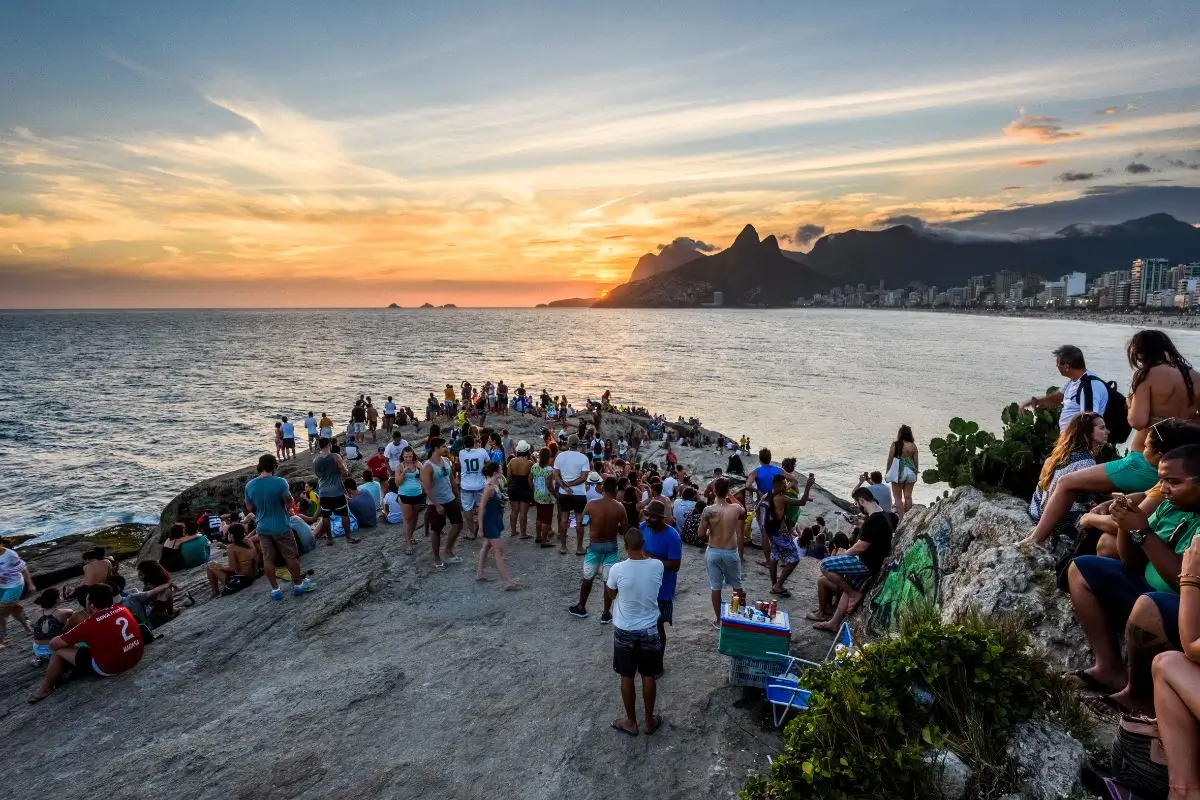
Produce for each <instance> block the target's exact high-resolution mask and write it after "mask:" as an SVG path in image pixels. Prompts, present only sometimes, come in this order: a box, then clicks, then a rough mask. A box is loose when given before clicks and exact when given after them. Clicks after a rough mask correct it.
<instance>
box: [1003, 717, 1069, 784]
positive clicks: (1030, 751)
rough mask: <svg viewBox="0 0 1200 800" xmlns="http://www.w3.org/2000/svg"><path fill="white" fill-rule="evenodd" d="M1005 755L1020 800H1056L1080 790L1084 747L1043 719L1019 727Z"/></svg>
mask: <svg viewBox="0 0 1200 800" xmlns="http://www.w3.org/2000/svg"><path fill="white" fill-rule="evenodd" d="M1007 753H1008V757H1009V758H1010V759H1011V760H1012V761H1013V763H1014V764H1015V766H1016V770H1017V779H1018V780H1019V781H1020V782H1021V790H1020V792H1019V793H1018V796H1019V797H1021V798H1023V800H1059V799H1060V798H1067V797H1071V796H1073V795H1074V793H1075V790H1076V789H1077V787H1078V786H1079V770H1080V768H1081V767H1082V766H1083V762H1084V760H1085V752H1084V747H1083V745H1082V744H1081V743H1080V742H1078V741H1076V740H1075V739H1074V738H1072V737H1071V736H1070V734H1068V733H1066V732H1064V731H1063V730H1061V729H1060V728H1058V727H1057V726H1055V725H1053V724H1052V723H1050V722H1048V721H1047V720H1045V719H1036V720H1030V721H1028V722H1023V723H1021V724H1020V725H1018V726H1017V727H1016V728H1015V729H1014V730H1013V733H1012V736H1011V737H1010V739H1009V742H1008V749H1007Z"/></svg>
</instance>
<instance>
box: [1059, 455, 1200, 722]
mask: <svg viewBox="0 0 1200 800" xmlns="http://www.w3.org/2000/svg"><path fill="white" fill-rule="evenodd" d="M1158 476H1159V480H1160V481H1161V486H1162V493H1163V497H1164V500H1163V502H1162V504H1161V505H1160V506H1159V507H1158V508H1157V509H1155V510H1154V512H1153V513H1152V514H1150V515H1149V516H1147V515H1146V514H1145V512H1143V511H1142V510H1141V509H1139V508H1138V507H1136V506H1134V505H1133V504H1131V503H1130V502H1128V500H1126V498H1125V496H1124V495H1117V496H1116V497H1115V499H1114V501H1113V504H1112V516H1113V519H1114V520H1116V522H1117V525H1118V532H1117V552H1118V554H1119V555H1120V558H1119V559H1114V558H1103V557H1100V556H1080V557H1079V558H1076V559H1075V560H1074V561H1072V562H1071V566H1070V568H1069V569H1068V573H1067V583H1068V586H1069V588H1070V593H1071V604H1072V606H1074V608H1075V616H1076V617H1077V618H1078V619H1079V625H1080V627H1081V628H1083V632H1084V634H1085V635H1086V636H1087V638H1088V642H1089V643H1090V644H1091V646H1092V653H1093V654H1094V658H1095V663H1094V664H1093V665H1092V666H1091V667H1090V668H1088V669H1086V670H1080V671H1079V672H1077V673H1075V677H1076V678H1077V679H1078V680H1079V682H1080V683H1081V684H1082V686H1083V687H1084V688H1086V689H1089V690H1091V691H1094V692H1097V693H1098V694H1099V696H1100V701H1101V702H1103V703H1104V704H1105V705H1108V706H1110V707H1113V708H1115V709H1118V710H1122V711H1141V712H1146V711H1149V712H1151V713H1152V712H1153V708H1154V705H1153V682H1152V679H1151V674H1150V663H1151V662H1152V661H1153V660H1154V656H1156V655H1157V654H1158V653H1160V652H1162V651H1164V650H1171V649H1179V646H1180V645H1179V571H1180V567H1181V565H1182V554H1183V551H1184V550H1186V549H1187V547H1188V545H1189V544H1191V541H1192V537H1194V536H1195V535H1196V534H1197V533H1198V532H1200V445H1185V446H1183V447H1177V448H1175V449H1174V450H1172V451H1171V452H1169V453H1167V454H1166V455H1165V456H1163V457H1162V460H1161V461H1160V462H1159V465H1158ZM1117 626H1124V628H1125V641H1126V645H1127V648H1128V655H1129V668H1128V672H1127V671H1126V669H1125V667H1124V665H1123V663H1122V660H1121V650H1120V644H1119V642H1118V641H1117V637H1116V633H1115V631H1116V629H1117Z"/></svg>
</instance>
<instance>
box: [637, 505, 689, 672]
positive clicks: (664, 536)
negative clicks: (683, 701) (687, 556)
mask: <svg viewBox="0 0 1200 800" xmlns="http://www.w3.org/2000/svg"><path fill="white" fill-rule="evenodd" d="M645 515H646V521H645V522H643V523H642V525H641V532H642V539H643V541H644V542H645V550H646V555H648V556H650V557H651V558H654V559H657V560H659V561H661V562H662V565H663V581H662V587H661V588H660V589H659V591H658V638H659V641H660V642H661V646H662V652H663V654H664V655H665V654H666V652H667V629H666V626H667V625H672V626H674V624H675V623H674V622H673V617H674V612H675V582H676V580H677V579H678V577H679V562H680V561H681V560H682V559H683V539H681V538H680V536H679V531H677V530H675V529H674V528H672V527H671V526H670V525H668V524H667V523H666V516H667V507H666V505H665V504H664V503H663V502H662V501H661V500H651V501H650V503H649V504H647V505H646V511H645Z"/></svg>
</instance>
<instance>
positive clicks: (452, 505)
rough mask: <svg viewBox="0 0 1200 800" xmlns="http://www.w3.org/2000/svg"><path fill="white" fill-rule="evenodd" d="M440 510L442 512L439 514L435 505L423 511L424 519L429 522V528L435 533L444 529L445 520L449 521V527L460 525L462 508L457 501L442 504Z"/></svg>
mask: <svg viewBox="0 0 1200 800" xmlns="http://www.w3.org/2000/svg"><path fill="white" fill-rule="evenodd" d="M442 509H443V511H442V513H440V514H439V513H438V510H437V506H436V505H431V506H429V507H428V508H427V509H425V519H427V520H428V521H429V527H430V528H432V529H433V531H434V532H435V533H441V532H442V530H443V529H444V528H445V527H446V520H450V524H451V525H462V521H463V515H462V506H460V505H459V504H458V500H451V501H449V502H446V503H442Z"/></svg>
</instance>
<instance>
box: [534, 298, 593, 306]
mask: <svg viewBox="0 0 1200 800" xmlns="http://www.w3.org/2000/svg"><path fill="white" fill-rule="evenodd" d="M597 299H599V298H596V297H568V298H567V299H566V300H551V301H550V302H549V303H538V304H537V305H536V306H535V308H591V307H592V306H593V305H594V304H595V303H596V300H597Z"/></svg>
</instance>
